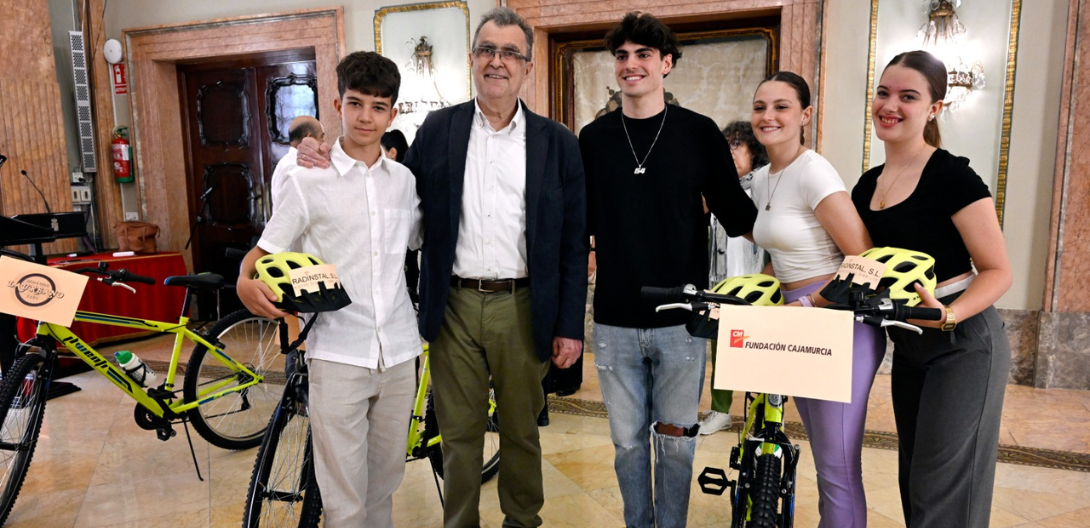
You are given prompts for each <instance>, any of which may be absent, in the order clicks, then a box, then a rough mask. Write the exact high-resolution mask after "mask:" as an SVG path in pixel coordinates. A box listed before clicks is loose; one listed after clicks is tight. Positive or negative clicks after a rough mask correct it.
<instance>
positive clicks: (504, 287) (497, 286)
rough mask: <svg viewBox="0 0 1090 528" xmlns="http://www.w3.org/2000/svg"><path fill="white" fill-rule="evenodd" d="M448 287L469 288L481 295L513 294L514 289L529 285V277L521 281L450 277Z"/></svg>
mask: <svg viewBox="0 0 1090 528" xmlns="http://www.w3.org/2000/svg"><path fill="white" fill-rule="evenodd" d="M450 285H451V286H454V287H455V288H471V289H474V290H477V291H479V292H483V293H496V292H510V293H515V288H525V287H527V286H529V285H530V277H523V278H521V279H463V278H461V277H451V278H450Z"/></svg>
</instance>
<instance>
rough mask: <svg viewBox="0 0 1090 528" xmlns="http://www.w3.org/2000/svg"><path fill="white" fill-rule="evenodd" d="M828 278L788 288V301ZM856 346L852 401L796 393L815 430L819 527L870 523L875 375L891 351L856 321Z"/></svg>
mask: <svg viewBox="0 0 1090 528" xmlns="http://www.w3.org/2000/svg"><path fill="white" fill-rule="evenodd" d="M822 285H823V283H820V282H819V283H816V284H812V285H809V286H803V287H802V288H799V289H797V290H785V291H784V292H783V295H784V297H785V299H784V302H794V301H796V300H798V299H799V298H800V297H802V296H804V295H806V294H808V293H815V292H817V291H818V290H819V289H820V288H821V286H822ZM853 342H854V347H852V403H849V404H846V403H839V402H831V401H825V400H814V399H809V398H795V406H796V407H797V408H798V410H799V414H800V415H802V424H803V425H805V426H806V433H807V434H809V435H810V449H811V450H812V451H813V454H814V465H815V466H816V468H817V478H818V494H819V499H818V511H819V512H820V513H821V523H820V524H818V528H863V527H865V526H867V497H866V494H865V493H864V492H863V460H862V456H863V426H864V425H865V423H866V421H867V398H869V397H870V387H871V384H872V383H873V382H874V374H875V373H876V372H878V366H879V364H881V363H882V357H883V356H884V355H885V352H886V334H885V332H883V331H882V330H881V329H880V328H875V327H873V326H868V325H865V324H862V323H855V332H854V341H853Z"/></svg>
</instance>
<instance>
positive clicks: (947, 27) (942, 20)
mask: <svg viewBox="0 0 1090 528" xmlns="http://www.w3.org/2000/svg"><path fill="white" fill-rule="evenodd" d="M926 3H927V5H928V15H927V16H928V21H927V22H926V23H925V24H924V25H923V26H921V27H920V32H919V37H920V40H921V43H922V45H923V49H924V50H926V51H928V52H930V53H932V54H933V55H935V56H936V57H938V58H939V59H940V60H942V62H943V63H944V64H946V73H947V90H946V99H945V100H944V102H945V103H946V105H945V107H944V108H943V112H942V116H943V117H944V118H945V117H946V116H947V115H948V113H949V112H953V111H955V110H957V109H958V107H960V106H961V105H962V104H963V103H965V99H966V98H967V97H968V96H969V94H970V93H972V92H973V90H979V89H982V88H984V83H985V78H984V65H983V64H981V63H980V62H979V61H975V62H973V63H971V64H966V63H965V60H964V59H963V58H962V56H961V52H962V51H963V48H962V46H961V43H960V40H961V39H960V36H961V35H962V34H963V33H965V26H963V25H962V24H961V22H960V21H959V20H958V15H957V12H956V11H955V9H956V8H958V7H961V0H955V2H954V3H951V1H950V0H927V2H926Z"/></svg>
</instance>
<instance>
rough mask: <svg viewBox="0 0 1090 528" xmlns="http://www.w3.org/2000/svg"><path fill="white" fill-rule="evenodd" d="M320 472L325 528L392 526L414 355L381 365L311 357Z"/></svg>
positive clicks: (312, 404) (413, 377) (312, 407)
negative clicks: (370, 366)
mask: <svg viewBox="0 0 1090 528" xmlns="http://www.w3.org/2000/svg"><path fill="white" fill-rule="evenodd" d="M307 365H308V367H309V368H310V426H311V435H312V437H313V442H314V460H315V467H314V469H315V478H316V479H317V481H318V489H320V490H321V492H322V506H323V512H322V518H323V520H324V521H325V524H324V526H325V527H326V528H393V526H394V524H393V518H392V515H393V495H394V491H395V490H397V487H398V485H400V484H401V479H402V478H403V477H404V476H405V442H406V441H407V437H408V434H409V417H410V415H411V414H412V405H413V396H414V392H415V388H416V372H415V368H414V366H415V362H413V361H405V362H402V363H399V364H397V365H394V366H393V367H390V368H388V369H386V370H384V371H381V372H380V371H378V370H374V369H368V368H363V367H356V366H352V365H345V364H341V363H333V362H329V361H322V360H320V359H309V358H308V359H307Z"/></svg>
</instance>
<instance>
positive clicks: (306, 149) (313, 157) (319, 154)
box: [295, 137, 330, 169]
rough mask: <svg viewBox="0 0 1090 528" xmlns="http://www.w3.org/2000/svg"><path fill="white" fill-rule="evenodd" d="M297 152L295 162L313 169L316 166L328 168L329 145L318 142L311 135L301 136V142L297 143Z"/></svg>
mask: <svg viewBox="0 0 1090 528" xmlns="http://www.w3.org/2000/svg"><path fill="white" fill-rule="evenodd" d="M298 150H299V154H298V156H296V158H295V164H296V165H299V166H300V167H304V168H307V169H313V168H314V167H318V168H320V169H328V168H329V150H330V147H329V145H324V144H322V143H319V142H318V140H317V139H314V138H312V137H305V138H303V142H302V143H300V144H299V149H298Z"/></svg>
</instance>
